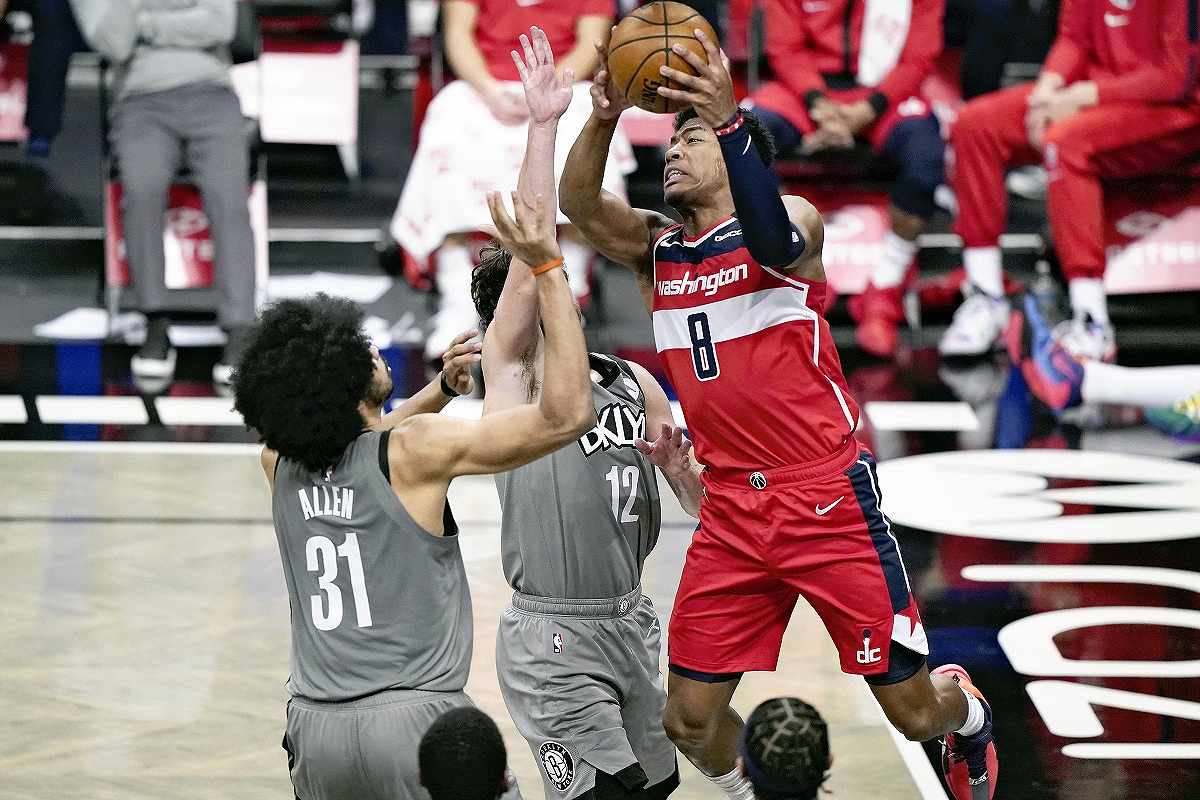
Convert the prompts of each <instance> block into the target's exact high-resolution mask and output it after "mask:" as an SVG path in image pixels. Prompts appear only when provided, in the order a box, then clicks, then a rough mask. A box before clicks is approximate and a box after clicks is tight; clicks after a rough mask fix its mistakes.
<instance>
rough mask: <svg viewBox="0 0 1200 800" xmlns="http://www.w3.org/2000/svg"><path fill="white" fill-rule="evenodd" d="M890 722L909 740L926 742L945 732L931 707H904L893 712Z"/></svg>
mask: <svg viewBox="0 0 1200 800" xmlns="http://www.w3.org/2000/svg"><path fill="white" fill-rule="evenodd" d="M892 724H893V725H895V726H896V730H898V731H900V733H902V734H903V735H904V738H905V739H908V740H909V741H910V742H927V741H929V740H930V739H933V738H935V737H938V736H941V735H942V734H943V733H945V731H944V730H942V729H941V726H940V721H939V720H938V717H937V714H936V713H934V710H933V709H931V708H906V709H904V710H903V711H902V712H900V713H898V714H893V716H892Z"/></svg>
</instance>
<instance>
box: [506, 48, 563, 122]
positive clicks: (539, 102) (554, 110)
mask: <svg viewBox="0 0 1200 800" xmlns="http://www.w3.org/2000/svg"><path fill="white" fill-rule="evenodd" d="M521 50H522V52H521V53H518V52H517V51H516V50H513V51H512V60H513V63H514V64H516V65H517V72H518V73H520V75H521V85H522V86H523V87H525V104H526V105H527V106H528V107H529V118H530V120H531V121H533V122H534V123H544V122H549V121H551V120H555V119H558V118H559V117H561V116H562V115H563V114H564V113H565V112H566V110H567V107H568V106H570V105H571V85H572V84H573V83H574V82H575V74H574V72H573V71H572V70H570V69H566V70H563V74H562V77H561V78H559V76H558V74H557V73H556V72H555V71H554V51H553V50H552V49H551V48H550V40H549V39H547V38H546V32H545V31H543V30H542V29H541V28H539V27H537V26H536V25H535V26H534V27H532V28H530V29H529V35H528V36H526V35H525V34H521Z"/></svg>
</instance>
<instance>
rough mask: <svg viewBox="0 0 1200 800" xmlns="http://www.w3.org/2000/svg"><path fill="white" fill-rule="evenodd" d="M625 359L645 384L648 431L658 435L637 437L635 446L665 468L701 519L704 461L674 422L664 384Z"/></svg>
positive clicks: (678, 493)
mask: <svg viewBox="0 0 1200 800" xmlns="http://www.w3.org/2000/svg"><path fill="white" fill-rule="evenodd" d="M626 363H628V364H629V366H630V368H631V369H632V370H633V375H634V377H635V378H637V382H638V385H639V386H641V387H642V397H644V398H645V399H646V435H647V436H651V435H657V438H655V439H651V440H646V439H638V440H637V441H636V442H634V446H635V447H636V448H637V449H638V450H640V451H641V452H642V453H643V454H645V455H646V457H647V458H649V459H650V461H651V463H653V464H654V466H656V467H658V469H659V470H660V471H661V472H662V474H663V477H664V478H666V479H667V483H668V484H670V486H671V491H673V492H675V497H676V498H678V499H679V505H681V506H682V507H683V510H684V511H685V512H687V513H688V514H691V515H692V516H693V517H696V518H697V519H699V518H700V501H701V500H703V499H704V487H703V486H702V485H701V483H700V474H701V473H702V472H704V465H703V464H701V463H699V462H698V461H696V459H694V458H692V454H691V453H692V442H691V440H689V439H688V438H687V437H686V436H684V433H683V429H682V428H680V427H677V426H676V425H675V417H674V415H673V414H672V413H671V404H670V403H669V402H667V395H666V393H665V392H664V391H663V389H662V386H660V385H659V383H658V381H656V380H655V379H654V376H653V375H651V374H650V373H649V372H647V371H646V368H645V367H643V366H642V365H641V364H635V363H634V362H632V361H629V362H626Z"/></svg>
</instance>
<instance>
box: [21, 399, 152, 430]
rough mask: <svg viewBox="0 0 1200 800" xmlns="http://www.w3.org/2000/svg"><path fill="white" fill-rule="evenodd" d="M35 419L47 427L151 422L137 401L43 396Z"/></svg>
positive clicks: (142, 405)
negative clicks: (37, 418) (38, 418)
mask: <svg viewBox="0 0 1200 800" xmlns="http://www.w3.org/2000/svg"><path fill="white" fill-rule="evenodd" d="M37 411H38V416H39V417H41V420H42V422H44V423H46V424H48V425H66V424H86V425H145V424H146V423H147V422H149V421H150V418H149V415H148V414H147V413H146V404H145V403H143V402H142V398H140V397H83V396H78V395H42V396H40V397H38V399H37Z"/></svg>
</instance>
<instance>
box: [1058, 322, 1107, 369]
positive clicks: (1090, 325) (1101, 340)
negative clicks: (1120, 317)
mask: <svg viewBox="0 0 1200 800" xmlns="http://www.w3.org/2000/svg"><path fill="white" fill-rule="evenodd" d="M1053 335H1054V338H1055V339H1057V340H1058V341H1059V343H1060V344H1061V345H1062V346H1063V347H1064V348H1066V351H1067V352H1068V353H1070V354H1071V355H1073V356H1075V357H1076V358H1078V359H1083V360H1088V359H1090V360H1092V361H1104V362H1107V363H1110V364H1111V363H1113V362H1114V361H1116V360H1117V339H1116V334H1115V333H1114V331H1113V327H1112V325H1105V324H1102V323H1099V322H1093V321H1092V320H1091V318H1090V317H1089V318H1087V319H1067V320H1063V321H1062V322H1060V323H1058V324H1057V325H1055V326H1054V331H1053Z"/></svg>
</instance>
